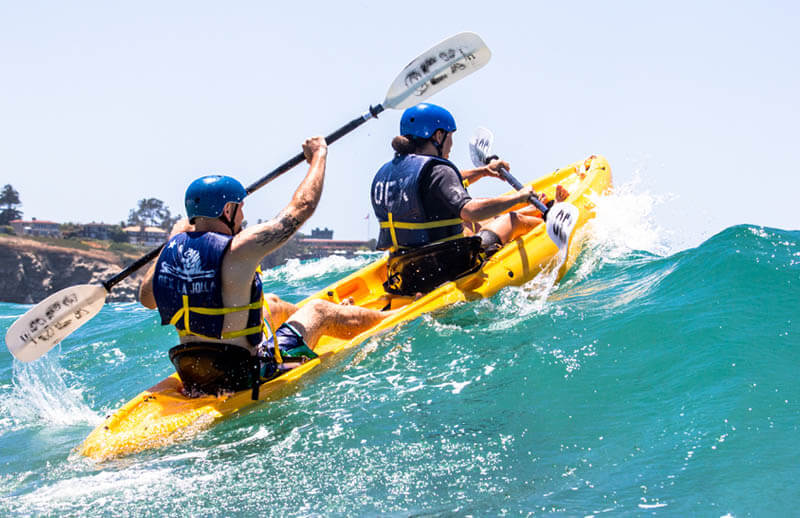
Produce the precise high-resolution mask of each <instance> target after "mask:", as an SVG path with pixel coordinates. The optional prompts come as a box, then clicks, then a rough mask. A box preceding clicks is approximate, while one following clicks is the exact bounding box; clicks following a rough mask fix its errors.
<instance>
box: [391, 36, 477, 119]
mask: <svg viewBox="0 0 800 518" xmlns="http://www.w3.org/2000/svg"><path fill="white" fill-rule="evenodd" d="M491 57H492V51H490V50H489V47H487V46H486V44H485V43H484V42H483V40H482V39H481V37H480V36H478V35H477V34H475V33H473V32H462V33H460V34H456V35H455V36H452V37H450V38H448V39H446V40H444V41H443V42H441V43H439V44H438V45H436V46H434V47H433V48H432V49H430V50H428V51H427V52H424V53H423V54H422V55H421V56H419V57H418V58H417V59H415V60H414V61H412V62H411V63H409V64H408V66H406V68H404V69H403V71H402V72H400V75H398V76H397V78H396V79H395V80H394V82H393V83H392V85H391V86H390V87H389V91H388V92H387V93H386V99H385V100H384V101H383V107H384V108H395V109H398V110H404V109H406V108H408V107H410V106H414V105H415V104H417V103H420V102H422V101H423V100H425V99H427V98H428V97H430V96H431V95H433V94H435V93H436V92H438V91H439V90H442V89H444V88H447V87H448V86H450V85H451V84H453V83H455V82H456V81H458V80H459V79H461V78H463V77H466V76H468V75H469V74H471V73H473V72H475V71H476V70H478V69H479V68H481V67H482V66H483V65H485V64H486V63H488V62H489V59H490V58H491Z"/></svg>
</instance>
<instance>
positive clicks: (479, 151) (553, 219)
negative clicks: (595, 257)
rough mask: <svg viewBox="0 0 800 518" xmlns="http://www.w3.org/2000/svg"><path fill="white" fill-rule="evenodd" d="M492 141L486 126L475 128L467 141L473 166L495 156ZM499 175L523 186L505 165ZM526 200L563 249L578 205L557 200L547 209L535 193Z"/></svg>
mask: <svg viewBox="0 0 800 518" xmlns="http://www.w3.org/2000/svg"><path fill="white" fill-rule="evenodd" d="M493 143H494V135H493V134H492V132H491V131H489V130H488V129H486V128H478V129H476V130H475V134H474V135H473V136H472V138H471V139H470V141H469V155H470V158H472V163H473V164H475V167H483V166H485V165H486V164H488V163H489V162H491V161H492V159H494V158H497V156H496V155H494V156H493V155H491V150H492V144H493ZM500 175H501V176H502V177H503V179H504V180H505V181H506V182H508V183H509V184H511V186H512V187H514V189H516V190H518V191H519V190H520V189H522V188H523V187H524V186H523V185H522V183H521V182H520V181H519V180H517V179H516V178H514V177H513V176H512V175H511V173H510V172H508V170H507V169H506V168H505V167H501V168H500ZM528 201H529V202H531V204H533V205H534V206H535V207H536V208H537V209H539V210H540V211H541V212H542V215H543V217H544V219H545V221H546V223H547V235H548V236H550V239H552V240H553V243H555V244H556V246H557V247H558V249H559V250H563V249H565V248H566V247H567V246H568V244H569V239H570V237H571V236H572V230H573V229H574V228H575V224H576V223H577V222H578V216H579V215H580V211H579V210H578V207H576V206H575V205H573V204H571V203H566V202H557V203H554V204H553V206H552V207H550V208H549V209H548V208H547V206H545V204H544V203H542V202H541V200H539V197H538V196H537V195H536V193H533V194H531V196H530V198H528Z"/></svg>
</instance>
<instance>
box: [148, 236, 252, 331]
mask: <svg viewBox="0 0 800 518" xmlns="http://www.w3.org/2000/svg"><path fill="white" fill-rule="evenodd" d="M232 238H233V236H228V235H224V234H218V233H216V232H188V233H187V232H183V233H180V234H177V235H176V236H174V237H173V238H172V239H170V240H169V242H168V243H167V245H166V246H165V247H164V250H163V251H162V252H161V255H160V256H159V258H158V262H157V263H156V270H155V275H154V278H153V295H154V296H155V299H156V304H157V305H158V312H159V313H160V314H161V324H162V325H174V326H175V327H176V328H177V329H178V335H180V336H187V335H191V336H196V337H199V338H201V339H209V338H214V339H221V340H227V339H231V338H237V337H240V336H246V337H247V340H248V342H249V343H250V344H251V345H258V344H260V343H261V342H262V341H263V337H264V333H263V325H264V324H263V318H262V312H261V311H262V309H261V308H262V301H263V297H264V294H263V291H262V289H261V277H260V276H259V274H258V273H256V274H255V276H254V277H253V283H252V285H251V288H250V304H248V305H246V306H238V307H225V306H224V305H223V303H222V259H223V257H224V256H225V253H226V252H227V251H228V248H229V247H230V243H231V239H232ZM238 311H248V318H247V327H246V328H245V329H241V330H238V331H229V332H226V333H223V332H222V325H223V321H224V319H225V315H226V314H228V313H235V312H238Z"/></svg>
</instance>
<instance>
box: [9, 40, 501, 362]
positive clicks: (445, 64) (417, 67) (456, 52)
mask: <svg viewBox="0 0 800 518" xmlns="http://www.w3.org/2000/svg"><path fill="white" fill-rule="evenodd" d="M491 56H492V53H491V51H490V50H489V47H487V46H486V44H485V43H484V42H483V40H482V39H481V38H480V36H478V35H477V34H474V33H471V32H462V33H460V34H456V35H455V36H452V37H450V38H448V39H446V40H444V41H442V42H441V43H439V44H437V45H434V46H433V47H432V48H431V49H429V50H427V51H425V52H423V53H422V54H421V55H419V56H418V57H417V58H415V59H414V60H413V61H411V63H409V64H408V65H407V66H406V67H405V68H404V69H403V70H402V71H401V72H400V74H399V75H398V76H397V77H396V78H395V80H394V81H393V82H392V84H391V85H390V86H389V91H388V92H387V93H386V97H385V99H384V101H383V102H382V103H381V104H379V105H377V106H371V105H370V107H369V111H367V113H365V114H364V115H362V116H361V117H358V118H357V119H353V120H352V121H350V122H348V123H347V124H345V125H344V126H342V127H341V128H339V129H337V130H336V131H334V132H333V133H331V134H330V135H328V136H327V137H325V140H326V141H327V142H328V144H332V143H333V142H336V141H337V140H339V139H340V138H341V137H343V136H344V135H346V134H348V133H350V132H351V131H353V130H354V129H356V128H357V127H359V126H361V125H362V124H363V123H365V122H366V121H368V120H370V119H372V118H377V117H378V114H379V113H381V112H382V111H384V110H386V109H396V110H403V109H405V108H408V107H410V106H413V105H415V104H417V103H419V102H422V101H423V100H424V99H427V98H428V97H430V96H431V95H433V94H435V93H436V92H438V91H440V90H442V89H444V88H446V87H448V86H450V85H451V84H453V83H455V82H457V81H458V80H460V79H462V78H464V77H466V76H468V75H469V74H471V73H472V72H475V71H476V70H478V69H479V68H481V67H483V66H484V65H485V64H486V63H488V62H489V59H490V58H491ZM304 160H305V156H304V155H303V153H298V154H297V155H295V156H294V157H292V158H291V159H289V160H287V161H286V162H284V163H283V164H281V165H280V166H278V167H277V168H276V169H275V170H274V171H272V172H270V173H268V174H267V175H265V176H264V177H262V178H261V179H259V180H258V181H256V182H255V183H253V184H252V185H250V186H249V187H247V194H252V193H253V192H255V191H257V190H258V189H260V188H261V187H263V186H264V185H266V184H268V183H269V182H271V181H272V180H274V179H275V178H277V177H278V176H280V175H282V174H283V173H285V172H287V171H289V170H290V169H292V168H293V167H294V166H296V165H298V164H299V163H301V162H303V161H304ZM163 247H164V244H162V245H161V246H159V247H158V248H155V249H153V250H151V251H150V252H148V253H147V254H146V255H145V256H143V257H141V258H140V259H138V260H137V261H136V262H135V263H133V264H131V265H130V266H128V267H127V268H125V269H124V270H122V271H121V272H120V273H118V274H117V275H115V276H114V277H111V278H110V279H108V280H106V281H104V282H102V283H101V284H81V285H78V286H72V287H70V288H65V289H63V290H61V291H58V292H56V293H54V294H52V295H50V296H49V297H47V298H46V299H44V300H43V301H42V302H40V303H39V304H37V305H36V306H34V307H32V308H31V309H29V310H28V311H27V312H26V313H25V314H24V315H22V316H21V317H19V318H18V319H17V320H16V321H15V322H14V323H13V324H12V325H11V327H9V328H8V331H7V332H6V346H7V347H8V350H9V351H11V354H13V355H14V357H15V358H17V359H18V360H20V361H23V362H30V361H33V360H36V359H37V358H40V357H41V356H43V355H44V354H45V353H47V351H49V350H50V349H52V348H53V347H55V346H56V344H58V343H59V342H60V341H61V340H63V339H64V338H65V337H67V336H68V335H69V334H70V333H72V332H73V331H75V330H76V329H78V328H79V327H80V326H82V325H83V324H84V323H86V322H87V321H88V320H89V319H91V318H92V317H94V316H95V315H96V314H97V313H99V312H100V309H101V308H102V307H103V304H105V301H106V297H107V295H108V294H109V293H110V292H111V289H112V288H113V287H114V285H116V284H117V283H119V282H120V281H122V280H123V279H125V278H126V277H128V276H129V275H130V274H132V273H133V272H135V271H136V270H138V269H139V268H141V267H142V266H144V265H145V264H147V263H149V262H150V261H152V260H153V259H154V258H156V257H158V254H159V253H160V252H161V249H162V248H163Z"/></svg>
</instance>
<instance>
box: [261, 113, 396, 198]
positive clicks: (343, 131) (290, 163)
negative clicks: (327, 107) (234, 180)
mask: <svg viewBox="0 0 800 518" xmlns="http://www.w3.org/2000/svg"><path fill="white" fill-rule="evenodd" d="M383 110H384V108H383V105H382V104H379V105H378V106H370V107H369V112H367V113H365V114H364V115H362V116H361V117H358V118H357V119H353V120H351V121H350V122H348V123H347V124H345V125H344V126H342V127H341V128H339V129H337V130H336V131H334V132H333V133H331V134H330V135H328V136H327V137H325V141H326V142H327V143H328V144H333V143H334V142H336V141H337V140H339V139H340V138H342V137H344V136H345V135H347V134H348V133H350V132H351V131H353V130H354V129H356V128H357V127H359V126H361V125H362V124H364V123H365V122H367V121H368V120H370V119H372V118H375V119H377V118H378V114H379V113H381V112H382V111H383ZM305 159H306V157H305V156H304V155H303V153H298V154H296V155H295V156H293V157H292V158H290V159H289V160H287V161H286V162H284V163H283V164H281V165H279V166H278V167H276V168H275V170H274V171H272V172H271V173H268V174H267V175H265V176H264V177H263V178H261V179H260V180H258V181H256V182H255V183H253V184H252V185H250V186H249V187H248V188H247V194H252V193H253V192H255V191H257V190H258V189H260V188H262V187H264V186H265V185H267V184H268V183H269V182H271V181H272V180H274V179H275V178H277V177H279V176H280V175H282V174H283V173H285V172H286V171H288V170H289V169H291V168H293V167H294V166H296V165H297V164H299V163H300V162H302V161H303V160H305Z"/></svg>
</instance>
